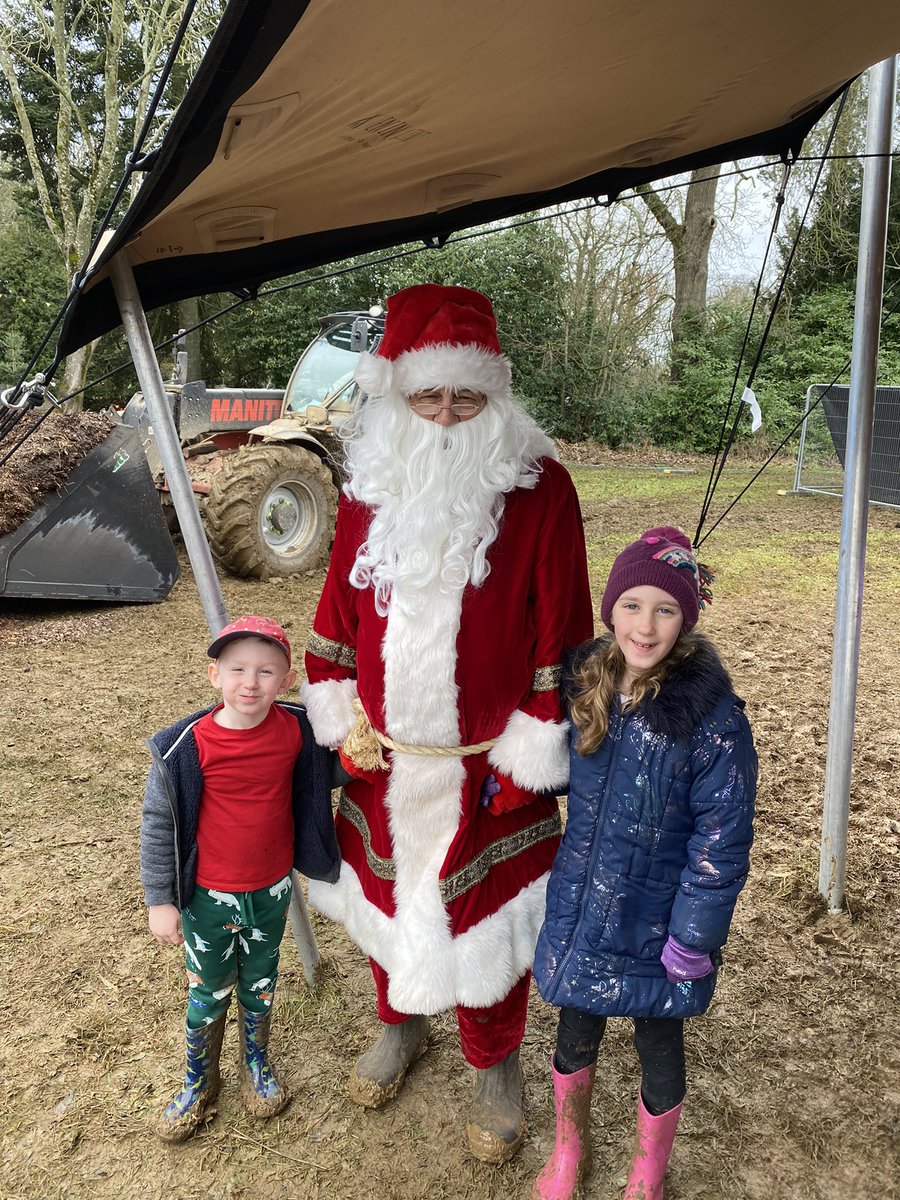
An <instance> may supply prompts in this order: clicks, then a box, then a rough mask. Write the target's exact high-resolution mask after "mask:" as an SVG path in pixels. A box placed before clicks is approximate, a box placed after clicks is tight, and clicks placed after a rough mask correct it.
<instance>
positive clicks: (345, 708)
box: [300, 679, 357, 750]
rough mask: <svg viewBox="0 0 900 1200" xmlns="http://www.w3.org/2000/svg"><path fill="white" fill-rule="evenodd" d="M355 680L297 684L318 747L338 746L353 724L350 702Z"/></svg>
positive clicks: (354, 689)
mask: <svg viewBox="0 0 900 1200" xmlns="http://www.w3.org/2000/svg"><path fill="white" fill-rule="evenodd" d="M356 696H357V691H356V680H355V679H322V680H320V681H319V682H318V683H304V684H301V686H300V699H301V700H302V701H303V703H304V704H305V705H306V712H307V715H308V716H309V721H310V724H311V725H312V727H313V733H314V734H315V735H316V741H317V742H318V743H319V745H320V746H327V747H328V748H329V749H330V750H334V749H335V748H336V747H338V746H339V745H340V744H341V742H343V740H344V738H345V737H346V736H347V734H348V733H349V732H350V730H351V729H352V728H353V726H354V725H355V724H356V713H355V712H354V710H353V701H354V700H355V699H356Z"/></svg>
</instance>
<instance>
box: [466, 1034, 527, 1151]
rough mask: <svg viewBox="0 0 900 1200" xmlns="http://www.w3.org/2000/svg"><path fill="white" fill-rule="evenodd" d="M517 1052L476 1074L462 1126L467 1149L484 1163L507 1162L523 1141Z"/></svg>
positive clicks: (520, 1083) (520, 1075) (520, 1080)
mask: <svg viewBox="0 0 900 1200" xmlns="http://www.w3.org/2000/svg"><path fill="white" fill-rule="evenodd" d="M522 1092H523V1087H522V1068H521V1066H520V1065H519V1051H518V1050H513V1051H512V1053H511V1054H508V1055H507V1056H506V1058H504V1059H503V1061H502V1062H498V1063H496V1064H495V1065H494V1066H493V1067H488V1068H487V1070H486V1071H476V1080H475V1096H474V1098H473V1100H472V1110H471V1112H470V1114H469V1119H468V1122H467V1123H466V1133H467V1134H468V1136H469V1149H470V1150H471V1152H472V1153H473V1154H474V1155H475V1157H476V1158H478V1159H481V1161H482V1162H487V1163H495V1164H499V1163H505V1162H509V1160H510V1159H511V1158H512V1156H513V1155H514V1154H515V1152H516V1151H517V1150H518V1148H519V1147H520V1146H521V1145H522V1141H523V1139H524V1137H525V1116H524V1112H523V1099H522Z"/></svg>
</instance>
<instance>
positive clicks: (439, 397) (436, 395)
mask: <svg viewBox="0 0 900 1200" xmlns="http://www.w3.org/2000/svg"><path fill="white" fill-rule="evenodd" d="M444 395H445V392H444V390H443V389H441V388H436V389H434V390H433V391H428V392H416V393H415V395H414V396H410V398H409V404H410V407H411V408H412V409H414V410H415V412H416V413H418V415H419V416H420V417H436V416H437V415H438V413H440V412H443V410H444V407H445V405H444ZM485 404H487V396H484V395H482V393H481V392H469V391H462V392H457V393H456V394H455V396H454V399H453V403H452V404H451V405H450V411H451V412H452V413H453V415H454V417H462V418H466V417H474V416H475V414H476V413H480V412H481V410H482V409H483V408H484V406H485Z"/></svg>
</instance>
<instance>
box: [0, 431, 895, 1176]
mask: <svg viewBox="0 0 900 1200" xmlns="http://www.w3.org/2000/svg"><path fill="white" fill-rule="evenodd" d="M707 470H708V466H707V464H702V463H694V465H693V467H692V466H691V465H690V463H688V464H686V463H685V461H684V460H679V461H678V462H677V463H673V462H672V461H671V460H668V461H665V462H664V461H663V460H662V459H661V458H660V459H659V460H658V461H657V460H656V458H655V456H654V455H653V453H652V452H651V453H648V454H644V455H643V456H635V457H634V458H632V459H630V460H628V459H624V458H622V457H621V456H619V457H618V458H617V459H616V460H614V462H612V463H611V462H610V461H608V460H604V462H603V464H602V465H600V466H598V467H595V468H592V467H590V466H579V467H577V468H574V475H575V478H576V482H577V484H578V488H579V492H580V494H581V497H582V502H583V508H584V513H585V520H586V527H587V533H588V543H589V550H590V555H591V560H592V570H593V575H594V578H595V580H596V577H597V575H598V574H599V572H600V571H601V570H604V569H605V568H606V567H608V564H609V560H610V557H611V555H612V553H613V552H615V550H617V549H618V548H619V547H620V546H621V545H622V544H623V543H624V541H626V540H628V539H630V538H631V537H633V536H635V535H636V534H637V533H638V532H640V530H641V529H642V528H644V527H646V526H648V525H652V524H656V523H659V522H661V521H666V522H672V521H676V522H678V523H680V524H682V525H683V526H684V527H685V528H688V529H689V530H690V531H693V528H694V526H695V525H696V517H697V513H698V510H699V506H700V503H701V501H702V499H703V495H704V492H705V486H706V471H707ZM747 478H749V472H748V471H747V470H746V469H745V468H743V467H738V468H736V469H735V471H734V472H729V473H728V474H727V475H726V477H725V480H724V484H725V486H724V495H725V496H728V495H730V494H733V493H734V491H735V490H736V488H737V485H738V484H739V483H741V482H743V481H744V480H745V479H747ZM789 478H790V471H789V469H788V468H787V467H786V466H785V467H781V468H776V469H774V470H771V471H769V472H767V473H766V475H765V476H763V479H762V480H761V481H760V483H758V484H757V485H755V486H754V488H753V489H752V491H751V492H750V493H749V494H748V496H747V497H746V498H745V500H744V501H742V502H741V504H740V505H739V506H738V507H737V508H736V509H735V511H734V512H733V514H731V515H730V516H729V517H728V518H727V519H726V520H725V521H724V522H723V524H722V525H721V526H719V528H717V529H716V530H715V531H714V532H713V534H712V535H711V537H710V538H709V542H708V543H707V544H706V546H704V551H705V552H706V551H708V553H707V557H708V558H709V559H710V560H711V561H712V562H714V563H715V564H716V565H717V567H718V581H717V588H716V602H715V605H714V607H713V609H712V611H711V613H710V614H709V616H708V617H707V618H705V625H706V629H707V631H708V632H709V633H710V634H711V635H712V636H713V637H714V638H715V640H716V641H717V643H718V644H719V645H720V647H721V649H722V651H723V654H724V656H725V658H726V660H727V661H728V663H729V664H730V666H731V668H732V670H733V674H734V677H735V681H736V685H737V688H738V690H739V691H740V693H741V694H742V695H744V696H745V697H746V699H747V702H748V711H749V713H750V716H751V720H752V723H753V726H754V731H755V735H756V738H757V742H758V746H759V751H760V760H761V781H760V795H759V812H758V821H757V840H756V844H755V847H754V852H753V865H752V871H751V876H750V881H749V883H748V885H747V888H746V889H745V891H744V893H743V895H742V897H741V899H740V901H739V903H738V908H737V913H736V917H735V921H734V925H733V927H732V933H731V937H730V940H729V943H728V946H727V948H726V952H725V956H726V965H725V967H724V969H723V971H722V973H721V981H720V985H719V988H718V991H717V993H716V996H715V999H714V1003H713V1007H712V1009H711V1011H710V1013H709V1014H708V1015H707V1016H706V1017H705V1018H703V1019H701V1020H697V1021H695V1022H693V1023H692V1024H691V1026H690V1027H689V1035H688V1060H689V1072H690V1091H689V1095H688V1099H687V1102H686V1104H685V1110H684V1117H683V1121H682V1127H681V1132H680V1134H679V1138H678V1140H677V1142H676V1146H675V1151H674V1155H673V1158H672V1163H671V1167H670V1172H669V1178H668V1184H667V1191H666V1196H667V1198H668V1200H723V1198H724V1200H863V1198H870V1197H878V1198H879V1200H889V1198H891V1197H900V1069H898V1068H900V1051H898V1039H897V1025H898V1013H900V986H898V984H900V945H898V933H897V929H898V919H900V890H898V884H900V819H898V818H900V812H898V782H897V781H898V772H900V732H898V716H897V712H898V697H900V687H898V678H897V677H898V669H900V622H898V620H897V612H898V597H900V569H898V564H900V514H897V513H896V512H891V511H889V510H885V509H879V510H876V511H874V512H873V514H872V517H871V523H870V539H869V541H870V558H869V570H868V579H867V587H866V603H865V610H864V619H863V636H862V648H863V649H862V661H861V667H860V676H859V708H858V725H857V746H856V752H855V757H854V773H853V790H852V795H851V802H850V853H849V859H848V865H847V880H848V886H847V900H848V910H847V912H846V913H844V914H843V915H840V916H837V917H834V916H829V915H827V914H826V912H825V911H824V908H823V904H822V902H821V900H820V899H819V897H818V895H817V890H816V883H817V872H818V856H819V836H820V832H819V831H820V824H821V808H822V793H823V778H824V766H825V750H826V725H827V718H828V695H829V688H830V671H831V638H832V623H833V611H834V590H835V578H836V569H837V545H838V534H839V525H840V510H839V505H838V504H837V503H836V502H835V501H833V500H830V499H826V498H822V497H796V496H790V495H786V494H784V492H785V491H786V489H787V488H788V487H789ZM722 506H723V505H722V504H721V503H719V502H718V501H717V506H716V508H715V510H714V511H720V510H721V507H722ZM320 584H321V577H320V576H315V577H311V578H307V579H304V580H302V581H299V582H296V581H292V582H277V581H276V582H269V583H266V584H260V583H256V582H252V581H240V580H233V579H226V580H225V581H224V589H225V595H226V601H227V605H228V608H229V611H230V613H231V614H232V615H237V614H239V613H241V612H248V611H249V612H255V611H264V612H267V613H269V614H271V615H272V616H275V617H277V618H279V619H280V620H282V621H283V622H284V624H285V625H286V626H287V628H288V631H289V634H290V635H291V636H292V638H293V640H294V642H295V643H296V645H297V647H298V648H299V647H302V645H303V642H304V640H305V635H306V632H307V630H308V628H309V624H310V619H311V615H312V611H313V606H314V603H315V599H316V597H317V593H318V590H319V587H320ZM599 597H600V587H598V586H595V598H596V600H597V602H598V604H599ZM206 644H207V634H206V629H205V627H204V621H203V617H202V613H201V609H200V606H199V603H198V599H197V594H196V590H195V587H194V584H193V581H192V579H191V575H190V571H189V569H188V568H187V564H186V563H184V569H183V574H182V578H181V581H180V582H179V584H178V585H177V587H176V588H175V591H174V592H173V594H172V595H171V597H170V598H169V599H168V600H167V601H166V602H165V603H163V604H160V605H156V606H147V607H115V606H108V607H107V606H89V607H86V606H77V605H65V606H62V605H59V606H54V605H48V604H43V603H41V604H39V603H30V604H25V603H17V604H9V603H6V604H3V603H2V602H0V669H2V672H3V679H4V698H5V702H4V704H3V709H2V713H0V748H2V752H3V759H4V779H3V787H2V794H0V840H2V862H3V870H2V882H0V887H2V894H0V938H2V955H0V987H2V996H3V998H4V1006H5V1011H6V1019H5V1021H4V1023H3V1029H2V1032H0V1068H2V1071H3V1087H2V1088H0V1136H2V1143H0V1154H2V1169H0V1197H2V1200H12V1198H13V1197H16V1198H20V1197H21V1198H25V1197H28V1198H29V1200H30V1198H40V1200H47V1198H51V1197H54V1198H55V1197H59V1198H63V1197H66V1198H68V1197H77V1198H88V1197H98V1198H109V1197H123V1198H125V1197H128V1198H130V1197H183V1198H192V1200H193V1198H197V1200H219V1198H225V1197H241V1198H254V1200H255V1198H257V1197H258V1198H260V1200H263V1198H266V1200H269V1198H276V1197H296V1198H307V1197H308V1198H313V1197H316V1198H319V1197H321V1198H323V1200H324V1198H325V1197H328V1198H329V1200H349V1198H351V1197H377V1198H387V1200H394V1198H396V1200H421V1198H422V1197H427V1198H431V1197H447V1198H454V1197H465V1198H470V1197H471V1198H474V1197H520V1196H521V1197H527V1196H528V1193H529V1188H530V1183H531V1180H532V1178H533V1177H534V1175H535V1173H536V1172H537V1171H538V1169H539V1168H540V1166H541V1164H542V1162H543V1161H544V1158H545V1157H546V1155H547V1153H548V1152H549V1149H550V1146H551V1139H552V1110H551V1099H550V1089H549V1071H548V1056H549V1053H550V1049H551V1045H552V1038H553V1031H554V1028H555V1013H554V1011H553V1010H551V1009H549V1008H548V1007H547V1006H546V1005H544V1003H543V1002H542V1001H541V1000H540V998H539V997H538V996H537V994H536V993H535V992H534V991H533V994H532V1001H531V1017H530V1023H529V1028H528V1032H527V1038H526V1042H525V1045H524V1049H523V1060H524V1066H525V1072H526V1080H527V1096H528V1099H527V1114H528V1122H529V1134H528V1137H527V1140H526V1142H525V1145H524V1147H523V1148H522V1150H521V1151H520V1153H519V1155H518V1156H517V1158H516V1159H515V1160H514V1162H513V1163H511V1164H509V1165H508V1166H506V1167H503V1168H493V1167H488V1166H484V1165H482V1164H479V1163H476V1162H474V1161H473V1160H471V1159H470V1158H469V1157H468V1155H467V1152H466V1145H465V1132H464V1118H465V1112H466V1106H467V1102H468V1098H469V1095H470V1089H471V1077H470V1073H469V1071H468V1069H467V1068H466V1067H465V1065H464V1064H463V1063H462V1061H461V1058H460V1055H459V1050H458V1045H457V1039H456V1032H455V1023H454V1022H453V1021H452V1020H451V1019H450V1018H449V1017H448V1016H444V1017H441V1018H440V1019H437V1020H435V1021H434V1024H433V1039H432V1045H431V1048H430V1050H429V1052H428V1054H427V1055H426V1056H425V1057H424V1058H423V1059H422V1060H421V1061H420V1062H419V1063H418V1064H417V1065H416V1066H415V1067H414V1069H413V1070H412V1072H411V1075H410V1078H409V1081H408V1084H407V1086H406V1088H405V1090H404V1091H403V1093H402V1094H401V1095H400V1096H399V1097H398V1098H397V1100H396V1101H395V1102H394V1103H393V1104H392V1105H391V1106H389V1107H388V1108H386V1109H384V1110H382V1111H381V1112H378V1113H368V1112H362V1111H360V1110H359V1109H357V1108H356V1107H355V1106H354V1105H353V1104H352V1103H351V1102H350V1100H349V1099H348V1097H347V1094H346V1080H347V1076H348V1074H349V1071H350V1067H351V1064H352V1062H353V1060H354V1058H355V1057H356V1056H357V1055H358V1054H359V1053H360V1052H361V1051H362V1050H363V1049H364V1048H365V1047H366V1045H367V1044H368V1042H369V1041H370V1038H371V1037H372V1035H373V1031H374V1029H375V1014H374V1010H373V1004H372V989H371V986H370V978H369V974H368V968H367V967H366V965H365V963H364V961H363V960H362V956H361V955H360V954H359V952H358V951H357V950H356V949H355V947H354V946H353V945H352V944H351V943H350V942H349V941H348V939H347V938H346V937H345V935H344V934H343V932H342V931H341V930H340V929H337V928H334V927H333V926H331V925H329V924H328V923H327V922H325V921H323V920H320V919H316V920H315V925H316V932H317V936H318V939H319V945H320V948H321V951H322V954H323V958H324V969H323V973H322V978H321V981H320V984H319V987H318V989H317V990H316V991H315V992H311V991H310V990H309V989H308V988H307V986H306V984H305V982H304V979H303V974H302V971H301V969H300V965H299V961H298V958H297V954H296V950H295V947H294V945H293V943H292V942H291V941H290V940H289V939H287V940H286V942H285V951H284V954H283V958H282V964H283V972H282V977H281V982H280V985H279V995H278V998H277V1001H276V1015H275V1021H274V1030H275V1032H274V1034H273V1037H274V1045H275V1049H276V1053H277V1060H278V1062H279V1064H280V1066H281V1069H282V1072H283V1075H284V1077H285V1079H286V1081H287V1082H288V1083H289V1084H290V1086H291V1087H292V1089H293V1091H294V1093H295V1097H296V1098H295V1099H294V1101H293V1103H292V1105H291V1106H290V1107H289V1108H288V1109H287V1110H286V1111H285V1112H284V1113H283V1114H282V1115H281V1116H280V1117H278V1118H275V1119H274V1120H273V1121H271V1122H270V1123H269V1124H268V1125H260V1124H259V1123H256V1122H254V1121H253V1120H251V1119H250V1118H249V1117H247V1116H245V1115H244V1114H243V1113H242V1112H241V1110H240V1106H239V1100H238V1095H237V1087H236V1073H235V1070H234V1067H233V1058H234V1054H235V1050H236V1047H235V1042H236V1038H235V1030H234V1027H233V1025H232V1026H230V1027H229V1031H228V1034H227V1040H226V1049H225V1054H224V1056H223V1061H224V1087H223V1092H222V1095H221V1099H220V1102H219V1111H218V1115H217V1117H216V1119H215V1120H214V1121H213V1122H212V1123H211V1124H210V1125H209V1126H208V1127H207V1128H206V1129H205V1130H204V1131H203V1132H202V1133H201V1134H200V1135H199V1136H198V1137H197V1138H195V1139H194V1141H193V1142H191V1143H189V1144H187V1145H185V1146H183V1147H174V1148H173V1147H169V1146H165V1145H163V1144H161V1143H159V1142H157V1141H155V1140H154V1138H153V1137H152V1135H151V1134H150V1133H149V1131H148V1128H149V1125H150V1122H151V1121H152V1119H153V1116H154V1114H155V1112H156V1111H157V1109H158V1108H159V1107H160V1106H161V1105H162V1104H163V1103H164V1101H165V1100H166V1099H167V1098H168V1096H169V1094H170V1093H171V1091H172V1090H173V1088H174V1087H175V1085H176V1083H177V1080H178V1074H179V1069H180V1027H181V1021H182V1013H183V1001H184V990H185V983H184V977H183V971H182V963H181V958H180V954H179V953H178V952H177V951H175V950H171V951H162V950H160V949H159V948H158V947H157V946H156V944H155V943H154V942H153V941H152V939H151V938H150V936H149V934H148V933H147V932H146V918H145V913H144V909H143V906H142V903H141V895H140V890H139V887H138V883H137V841H138V825H139V813H140V799H141V791H142V785H143V779H144V775H145V772H146V769H147V765H148V759H147V755H146V752H145V750H144V748H143V744H142V739H143V738H144V737H145V736H146V735H147V734H149V733H150V732H153V731H154V730H156V729H158V728H160V727H162V726H164V725H166V724H168V723H169V722H170V721H172V720H173V719H174V718H175V717H177V716H180V715H181V714H183V713H185V712H188V711H189V710H191V709H193V708H195V707H197V706H199V705H200V704H202V703H205V702H206V700H207V694H208V693H207V685H206V672H205V659H204V651H205V647H206ZM636 1089H637V1071H636V1060H635V1057H634V1053H633V1051H632V1049H631V1047H630V1044H629V1030H628V1027H627V1023H626V1022H612V1023H611V1026H610V1032H609V1034H608V1037H607V1041H606V1043H605V1045H604V1047H603V1050H602V1052H601V1062H600V1068H599V1070H598V1076H597V1087H596V1093H595V1103H594V1108H593V1145H594V1161H595V1167H594V1172H593V1175H592V1176H591V1180H590V1185H589V1190H588V1196H589V1197H591V1198H593V1200H613V1198H614V1197H617V1196H618V1195H620V1193H621V1189H622V1186H623V1184H624V1174H625V1170H626V1166H627V1160H628V1151H629V1142H630V1136H631V1130H632V1121H633V1109H634V1104H635V1098H636Z"/></svg>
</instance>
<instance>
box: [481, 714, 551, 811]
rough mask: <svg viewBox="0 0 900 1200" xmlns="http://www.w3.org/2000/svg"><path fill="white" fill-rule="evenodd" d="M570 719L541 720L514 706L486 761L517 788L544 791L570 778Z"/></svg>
mask: <svg viewBox="0 0 900 1200" xmlns="http://www.w3.org/2000/svg"><path fill="white" fill-rule="evenodd" d="M568 733H569V722H568V721H563V722H561V723H559V724H557V723H556V722H555V721H540V720H538V718H537V717H530V716H529V715H528V713H524V712H522V710H521V709H518V708H517V709H516V711H515V712H514V713H513V714H512V716H511V717H510V718H509V720H508V721H507V723H506V728H505V729H504V730H503V732H502V733H501V734H500V736H499V738H498V739H497V741H496V743H495V744H494V746H493V747H492V748H491V751H490V753H489V754H488V762H489V763H490V764H491V766H492V767H496V768H497V770H498V771H500V772H501V773H502V774H504V775H508V776H509V777H510V779H512V781H513V783H515V784H516V785H517V786H518V787H520V788H525V789H526V790H527V791H530V792H547V791H551V790H553V789H556V788H559V787H562V786H563V785H564V784H565V783H567V782H568V779H569V738H568Z"/></svg>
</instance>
